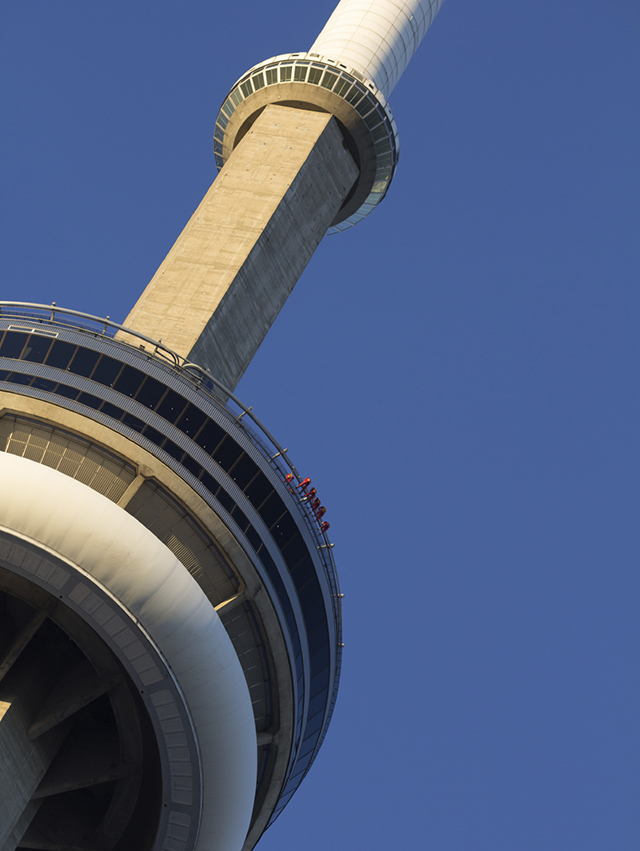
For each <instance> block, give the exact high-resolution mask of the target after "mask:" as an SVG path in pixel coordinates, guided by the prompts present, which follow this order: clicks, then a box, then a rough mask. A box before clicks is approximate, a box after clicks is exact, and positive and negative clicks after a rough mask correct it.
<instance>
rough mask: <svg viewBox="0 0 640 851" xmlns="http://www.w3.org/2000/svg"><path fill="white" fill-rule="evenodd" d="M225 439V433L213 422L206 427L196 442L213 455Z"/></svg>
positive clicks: (210, 421)
mask: <svg viewBox="0 0 640 851" xmlns="http://www.w3.org/2000/svg"><path fill="white" fill-rule="evenodd" d="M223 437H224V431H223V430H222V429H221V428H220V426H219V425H217V424H216V423H214V422H213V421H212V420H209V422H208V423H207V424H206V425H205V426H204V428H203V429H202V431H201V432H200V434H199V435H198V436H197V437H196V439H195V442H196V443H197V444H198V446H200V447H201V448H202V449H204V451H205V452H208V453H209V454H211V453H212V452H213V450H214V449H215V448H216V446H217V445H218V444H219V443H220V441H221V440H222V438H223Z"/></svg>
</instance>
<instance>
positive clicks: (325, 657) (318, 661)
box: [311, 642, 329, 671]
mask: <svg viewBox="0 0 640 851" xmlns="http://www.w3.org/2000/svg"><path fill="white" fill-rule="evenodd" d="M328 664H329V643H328V642H327V644H325V645H323V646H322V647H321V648H320V649H319V650H318V651H317V652H316V653H312V654H311V670H312V671H319V670H321V669H322V668H324V667H325V666H326V665H328Z"/></svg>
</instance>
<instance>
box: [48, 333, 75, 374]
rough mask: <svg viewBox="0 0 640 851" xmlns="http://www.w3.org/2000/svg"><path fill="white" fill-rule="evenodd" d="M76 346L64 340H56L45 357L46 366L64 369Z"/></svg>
mask: <svg viewBox="0 0 640 851" xmlns="http://www.w3.org/2000/svg"><path fill="white" fill-rule="evenodd" d="M75 350H76V346H74V345H73V343H65V342H64V340H56V341H55V343H54V344H53V346H51V351H50V352H49V355H48V357H47V366H55V367H56V369H66V368H67V367H68V366H69V361H70V360H71V358H72V357H73V354H74V352H75Z"/></svg>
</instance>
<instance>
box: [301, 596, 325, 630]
mask: <svg viewBox="0 0 640 851" xmlns="http://www.w3.org/2000/svg"><path fill="white" fill-rule="evenodd" d="M303 617H304V624H305V626H306V628H307V632H309V631H311V630H314V629H317V628H318V627H320V626H323V625H324V624H326V622H327V611H326V609H325V607H324V601H323V600H317V601H316V602H315V603H314V604H313V606H311V607H310V608H305V609H304V612H303Z"/></svg>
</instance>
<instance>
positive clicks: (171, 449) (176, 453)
mask: <svg viewBox="0 0 640 851" xmlns="http://www.w3.org/2000/svg"><path fill="white" fill-rule="evenodd" d="M162 448H163V449H164V451H165V452H168V453H169V455H171V457H172V458H175V459H176V461H181V460H182V456H183V455H184V449H182V448H181V447H180V446H177V445H176V444H175V443H174V442H173V441H172V440H167V441H165V444H164V446H163V447H162Z"/></svg>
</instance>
